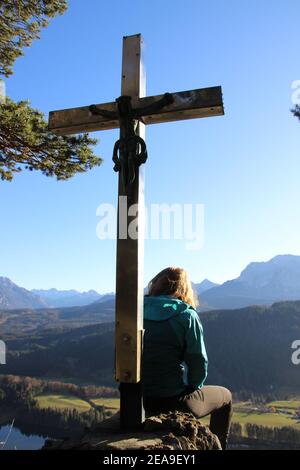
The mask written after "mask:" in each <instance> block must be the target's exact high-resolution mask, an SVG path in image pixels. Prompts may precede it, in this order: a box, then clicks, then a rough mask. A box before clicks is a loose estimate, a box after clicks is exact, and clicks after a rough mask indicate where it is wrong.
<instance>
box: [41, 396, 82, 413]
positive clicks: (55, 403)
mask: <svg viewBox="0 0 300 470" xmlns="http://www.w3.org/2000/svg"><path fill="white" fill-rule="evenodd" d="M35 398H36V400H37V402H38V404H39V406H40V408H57V409H66V408H69V409H74V408H75V409H76V410H77V411H79V412H80V413H82V412H84V411H88V410H89V409H90V407H91V406H90V405H89V403H87V402H86V401H84V400H81V399H80V398H78V397H75V396H73V395H59V394H57V395H56V394H45V395H37V396H36V397H35Z"/></svg>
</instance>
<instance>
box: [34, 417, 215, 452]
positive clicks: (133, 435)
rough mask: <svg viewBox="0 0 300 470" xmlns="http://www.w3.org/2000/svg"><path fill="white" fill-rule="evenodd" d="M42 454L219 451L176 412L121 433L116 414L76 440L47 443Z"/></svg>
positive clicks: (210, 437)
mask: <svg viewBox="0 0 300 470" xmlns="http://www.w3.org/2000/svg"><path fill="white" fill-rule="evenodd" d="M43 449H44V450H57V449H61V450H111V451H114V450H221V445H220V442H219V439H218V438H217V436H215V434H213V433H212V432H211V431H210V430H209V428H208V427H207V426H205V425H204V424H202V423H201V421H200V420H199V419H196V418H195V417H194V416H193V415H192V414H189V413H182V412H179V411H175V412H169V413H161V414H159V415H157V416H149V417H148V418H146V420H145V422H144V424H143V427H142V429H141V430H140V431H137V432H122V431H121V430H120V424H119V413H116V414H115V415H114V416H112V417H110V418H108V419H106V420H105V421H103V422H102V423H99V424H98V425H97V426H96V427H94V428H92V429H89V430H87V431H86V432H85V433H84V434H83V435H82V436H81V437H79V438H78V439H65V440H63V441H51V440H47V441H46V443H45V445H44V448H43Z"/></svg>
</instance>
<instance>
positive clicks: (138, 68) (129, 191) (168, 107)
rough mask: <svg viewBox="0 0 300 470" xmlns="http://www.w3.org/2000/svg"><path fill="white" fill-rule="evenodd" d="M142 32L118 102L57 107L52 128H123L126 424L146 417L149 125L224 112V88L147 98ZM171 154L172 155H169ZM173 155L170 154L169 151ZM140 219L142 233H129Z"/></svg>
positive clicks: (120, 359)
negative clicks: (143, 361) (145, 241)
mask: <svg viewBox="0 0 300 470" xmlns="http://www.w3.org/2000/svg"><path fill="white" fill-rule="evenodd" d="M142 42H143V41H142V37H141V35H140V34H136V35H133V36H125V37H124V38H123V60H122V87H121V97H120V98H118V99H117V100H116V101H114V102H112V103H105V104H99V105H91V106H85V107H80V108H72V109H65V110H61V111H52V112H50V115H49V129H50V130H51V131H53V132H55V133H56V134H59V135H66V134H76V133H80V132H89V131H99V130H106V129H117V128H120V139H119V140H118V141H117V142H116V144H115V147H114V155H113V161H114V163H115V166H114V170H115V171H118V172H119V186H118V188H119V189H118V196H119V199H118V214H119V216H118V231H117V232H118V235H117V262H116V327H115V341H116V364H115V367H116V380H117V381H119V382H120V397H121V404H120V424H121V428H122V429H129V430H133V429H134V428H138V427H139V426H140V425H141V424H142V422H143V420H144V409H143V400H142V382H141V358H142V337H143V297H144V290H143V289H144V282H143V257H144V256H143V224H142V223H140V224H139V225H138V222H139V221H141V219H142V217H143V211H144V188H143V168H142V167H141V164H142V163H145V161H146V159H147V150H146V145H145V142H144V140H143V137H144V134H145V124H156V123H161V122H169V121H179V120H183V119H192V118H200V117H209V116H219V115H223V114H224V109H223V101H222V90H221V87H219V86H218V87H211V88H202V89H197V90H191V91H183V92H176V93H165V94H164V95H160V96H150V97H145V83H146V80H145V75H144V70H143V61H142ZM167 157H168V156H167ZM169 157H170V156H169ZM124 196H125V198H126V197H127V207H128V208H130V206H131V205H133V204H136V205H137V206H135V207H138V212H137V214H136V213H135V214H133V215H129V216H128V218H127V219H126V221H125V222H123V220H121V217H120V214H121V212H122V211H123V207H122V205H123V204H124V200H125V198H124ZM133 220H135V226H136V229H138V230H137V233H138V236H137V237H130V236H127V234H128V228H129V225H130V223H131V222H132V221H133Z"/></svg>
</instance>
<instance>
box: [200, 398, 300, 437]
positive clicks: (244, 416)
mask: <svg viewBox="0 0 300 470" xmlns="http://www.w3.org/2000/svg"><path fill="white" fill-rule="evenodd" d="M299 405H300V402H299V401H296V400H294V401H277V402H271V403H268V405H267V407H268V408H272V407H273V408H276V409H277V412H270V413H269V412H267V413H266V412H264V411H259V410H258V409H257V406H256V405H253V404H252V405H251V404H250V403H249V402H245V403H242V402H240V403H236V404H235V405H234V413H233V418H232V421H233V422H234V423H240V424H241V425H242V426H244V425H245V424H247V423H250V424H258V425H261V426H269V427H279V428H281V427H284V426H290V427H293V428H295V429H299V430H300V422H299V421H298V422H297V420H296V419H293V411H296V410H297V408H299ZM251 408H252V409H251ZM280 410H285V411H290V412H291V414H285V413H283V412H281V411H280ZM201 421H202V422H203V423H204V424H208V423H209V416H206V417H205V418H201Z"/></svg>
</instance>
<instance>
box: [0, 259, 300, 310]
mask: <svg viewBox="0 0 300 470" xmlns="http://www.w3.org/2000/svg"><path fill="white" fill-rule="evenodd" d="M193 286H194V289H195V290H196V292H197V293H198V295H199V297H200V308H199V310H200V311H206V310H213V309H220V308H222V309H223V308H226V309H227V308H231V309H233V308H242V307H246V306H249V305H271V304H272V303H274V302H277V301H283V300H298V299H300V256H295V255H278V256H275V257H274V258H272V259H271V260H269V261H266V262H253V263H250V264H248V266H246V268H245V269H244V270H243V271H242V272H241V274H240V276H239V277H237V278H236V279H232V280H229V281H226V282H224V283H223V284H221V285H219V284H216V283H213V282H211V281H210V280H208V279H204V281H202V282H201V283H198V284H197V283H194V284H193ZM102 302H111V305H113V304H114V293H107V294H102V295H101V294H99V293H98V292H96V291H95V290H89V291H88V292H78V291H76V290H63V291H59V290H57V289H48V290H39V289H33V290H32V291H28V290H26V289H24V288H22V287H19V286H17V285H16V284H14V283H13V282H12V281H11V280H9V279H8V278H5V277H0V310H12V309H26V308H29V309H37V308H38V309H41V308H65V307H81V306H82V307H83V306H88V305H93V304H96V305H97V304H99V303H102Z"/></svg>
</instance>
